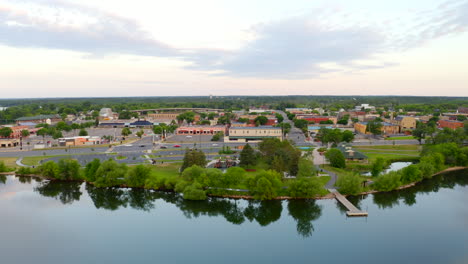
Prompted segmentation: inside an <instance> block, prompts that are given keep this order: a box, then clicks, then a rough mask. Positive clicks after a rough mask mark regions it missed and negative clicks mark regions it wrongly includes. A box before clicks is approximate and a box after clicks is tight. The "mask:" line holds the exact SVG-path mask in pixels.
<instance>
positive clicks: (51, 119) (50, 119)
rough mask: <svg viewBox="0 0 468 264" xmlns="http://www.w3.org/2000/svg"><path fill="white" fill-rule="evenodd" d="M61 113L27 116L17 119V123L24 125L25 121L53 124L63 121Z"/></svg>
mask: <svg viewBox="0 0 468 264" xmlns="http://www.w3.org/2000/svg"><path fill="white" fill-rule="evenodd" d="M61 120H62V118H60V116H59V115H37V116H26V117H20V118H18V119H16V124H17V125H22V124H24V123H34V124H36V125H37V124H49V125H50V124H53V123H57V122H59V121H61Z"/></svg>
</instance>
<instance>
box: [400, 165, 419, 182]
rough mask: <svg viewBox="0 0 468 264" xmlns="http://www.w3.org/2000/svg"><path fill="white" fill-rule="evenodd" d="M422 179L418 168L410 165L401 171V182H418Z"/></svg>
mask: <svg viewBox="0 0 468 264" xmlns="http://www.w3.org/2000/svg"><path fill="white" fill-rule="evenodd" d="M421 179H422V173H421V170H420V169H419V166H416V165H410V166H408V167H406V168H403V169H402V170H401V182H402V183H410V182H416V181H420V180H421Z"/></svg>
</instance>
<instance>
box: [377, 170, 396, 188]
mask: <svg viewBox="0 0 468 264" xmlns="http://www.w3.org/2000/svg"><path fill="white" fill-rule="evenodd" d="M400 185H401V175H400V172H397V171H391V172H389V173H387V174H384V175H381V176H379V177H377V178H376V179H375V180H374V183H373V184H372V187H373V188H374V189H376V190H378V191H384V192H388V191H392V190H395V189H396V188H398V187H399V186H400Z"/></svg>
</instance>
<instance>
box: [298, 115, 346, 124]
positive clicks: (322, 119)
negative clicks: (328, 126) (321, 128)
mask: <svg viewBox="0 0 468 264" xmlns="http://www.w3.org/2000/svg"><path fill="white" fill-rule="evenodd" d="M296 118H297V119H304V120H307V121H309V122H313V123H314V124H320V122H327V121H332V122H333V124H336V122H337V118H336V117H334V116H318V115H305V114H300V115H296Z"/></svg>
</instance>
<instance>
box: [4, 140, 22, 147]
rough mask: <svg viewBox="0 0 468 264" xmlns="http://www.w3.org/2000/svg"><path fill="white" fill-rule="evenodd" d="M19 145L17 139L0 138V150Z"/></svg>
mask: <svg viewBox="0 0 468 264" xmlns="http://www.w3.org/2000/svg"><path fill="white" fill-rule="evenodd" d="M19 145H20V140H19V139H17V138H0V148H9V147H16V146H19Z"/></svg>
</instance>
